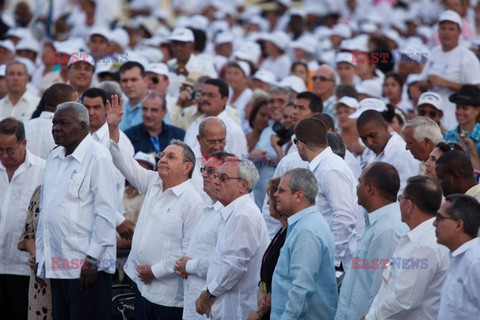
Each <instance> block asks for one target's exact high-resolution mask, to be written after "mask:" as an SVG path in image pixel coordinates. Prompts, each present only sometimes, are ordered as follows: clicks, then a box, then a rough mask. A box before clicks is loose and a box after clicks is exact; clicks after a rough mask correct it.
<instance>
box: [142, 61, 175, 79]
mask: <svg viewBox="0 0 480 320" xmlns="http://www.w3.org/2000/svg"><path fill="white" fill-rule="evenodd" d="M145 72H151V73H155V74H159V75H163V76H166V77H167V78H168V77H169V76H170V71H169V70H168V67H167V65H166V64H165V63H163V62H158V63H150V64H148V65H147V67H146V68H145Z"/></svg>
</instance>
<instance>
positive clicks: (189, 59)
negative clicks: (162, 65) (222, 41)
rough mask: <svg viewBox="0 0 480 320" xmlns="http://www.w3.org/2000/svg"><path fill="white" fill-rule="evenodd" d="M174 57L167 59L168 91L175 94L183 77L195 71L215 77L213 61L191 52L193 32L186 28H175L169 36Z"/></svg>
mask: <svg viewBox="0 0 480 320" xmlns="http://www.w3.org/2000/svg"><path fill="white" fill-rule="evenodd" d="M169 40H170V43H171V46H172V50H173V56H174V59H172V60H170V61H168V63H167V64H168V66H169V68H170V71H171V72H172V79H171V86H170V93H171V94H172V95H176V94H177V93H178V89H179V87H180V83H181V82H182V81H183V80H184V79H185V77H186V76H187V75H188V74H189V73H191V72H193V71H197V72H200V73H202V74H204V75H207V76H209V77H216V76H217V72H216V71H215V67H214V66H213V63H212V62H211V61H209V60H205V59H201V58H198V57H196V56H195V55H194V54H193V42H194V37H193V32H192V31H191V30H190V29H187V28H176V29H175V30H173V32H172V33H171V34H170V37H169Z"/></svg>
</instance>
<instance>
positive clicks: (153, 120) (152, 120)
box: [142, 98, 167, 130]
mask: <svg viewBox="0 0 480 320" xmlns="http://www.w3.org/2000/svg"><path fill="white" fill-rule="evenodd" d="M162 104H163V102H162V99H160V98H153V99H147V100H145V101H143V104H142V119H143V124H144V125H145V127H146V128H147V129H149V130H158V129H159V128H160V126H161V125H162V121H163V118H164V117H165V115H166V114H167V108H165V106H163V105H162Z"/></svg>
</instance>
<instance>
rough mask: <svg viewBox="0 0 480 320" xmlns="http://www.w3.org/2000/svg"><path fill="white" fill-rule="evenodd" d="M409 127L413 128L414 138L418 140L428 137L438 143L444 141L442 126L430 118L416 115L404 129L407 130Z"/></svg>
mask: <svg viewBox="0 0 480 320" xmlns="http://www.w3.org/2000/svg"><path fill="white" fill-rule="evenodd" d="M407 128H413V138H414V139H415V140H417V142H422V141H424V140H425V139H428V140H430V141H432V142H433V144H435V145H436V144H438V143H440V142H442V141H443V135H442V131H441V130H440V127H439V126H438V124H436V123H435V121H433V120H432V119H430V118H427V117H416V118H414V119H412V120H409V121H408V122H407V123H406V124H405V126H404V127H403V131H404V132H405V130H406V129H407Z"/></svg>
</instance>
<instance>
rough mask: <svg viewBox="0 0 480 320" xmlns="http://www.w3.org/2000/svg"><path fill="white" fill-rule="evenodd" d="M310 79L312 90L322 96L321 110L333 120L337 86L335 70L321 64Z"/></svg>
mask: <svg viewBox="0 0 480 320" xmlns="http://www.w3.org/2000/svg"><path fill="white" fill-rule="evenodd" d="M312 81H313V92H314V93H315V94H317V95H318V96H320V98H322V101H323V112H325V113H327V114H328V115H329V116H331V117H332V118H333V119H334V120H335V119H336V114H335V104H336V103H337V99H336V97H335V88H336V87H337V80H336V72H335V70H334V69H333V68H332V67H330V66H328V65H326V64H322V65H321V66H320V67H319V68H318V69H317V70H316V71H315V74H314V76H313V77H312Z"/></svg>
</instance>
